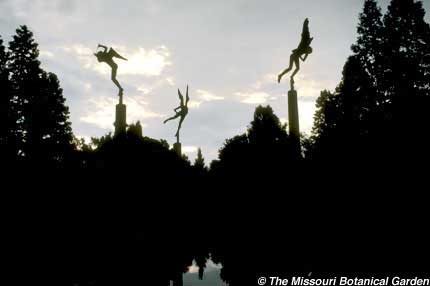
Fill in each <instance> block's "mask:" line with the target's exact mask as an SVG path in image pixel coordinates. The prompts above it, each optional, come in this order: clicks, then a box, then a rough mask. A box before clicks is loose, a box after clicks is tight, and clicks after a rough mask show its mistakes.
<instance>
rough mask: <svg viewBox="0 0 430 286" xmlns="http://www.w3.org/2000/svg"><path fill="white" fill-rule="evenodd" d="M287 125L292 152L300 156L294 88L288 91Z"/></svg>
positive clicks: (297, 112)
mask: <svg viewBox="0 0 430 286" xmlns="http://www.w3.org/2000/svg"><path fill="white" fill-rule="evenodd" d="M288 126H289V134H290V138H291V140H292V143H293V148H294V153H295V155H296V156H297V158H300V157H301V154H302V151H301V147H300V127H299V108H298V104H297V91H296V90H294V88H292V89H291V90H290V91H289V92H288Z"/></svg>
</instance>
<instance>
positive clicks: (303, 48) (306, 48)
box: [278, 18, 314, 89]
mask: <svg viewBox="0 0 430 286" xmlns="http://www.w3.org/2000/svg"><path fill="white" fill-rule="evenodd" d="M313 39H314V38H311V37H310V34H309V20H308V18H306V19H305V21H304V23H303V31H302V39H301V41H300V44H299V46H298V47H297V49H294V50H293V51H292V53H291V56H290V65H289V66H288V68H287V69H285V70H284V71H283V72H282V73H280V74H279V75H278V83H280V82H281V79H282V77H283V76H284V75H285V74H287V73H288V72H290V71H291V70H292V69H293V64H294V65H295V67H296V68H295V70H294V71H293V73H292V74H291V88H292V89H294V76H295V75H296V74H297V73H298V72H299V70H300V60H302V61H305V60H306V59H307V57H308V55H309V54H312V47H311V46H310V44H311V43H312V40H313ZM302 56H303V57H302Z"/></svg>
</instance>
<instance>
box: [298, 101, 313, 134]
mask: <svg viewBox="0 0 430 286" xmlns="http://www.w3.org/2000/svg"><path fill="white" fill-rule="evenodd" d="M298 105H299V120H300V132H302V133H306V134H309V133H310V132H311V131H312V126H313V117H314V114H315V110H316V107H315V102H313V101H302V100H300V99H299V101H298Z"/></svg>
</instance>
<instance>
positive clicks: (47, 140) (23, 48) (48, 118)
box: [9, 26, 73, 166]
mask: <svg viewBox="0 0 430 286" xmlns="http://www.w3.org/2000/svg"><path fill="white" fill-rule="evenodd" d="M9 51H10V54H11V55H10V61H9V68H10V72H11V82H12V89H13V102H14V108H15V109H16V114H17V123H18V126H17V130H16V135H17V138H18V142H19V155H20V156H21V157H22V158H23V159H25V161H26V162H28V163H30V164H38V163H43V164H47V165H51V166H58V165H62V164H63V163H64V158H65V156H67V154H68V153H70V152H71V150H72V138H73V136H72V131H71V125H70V122H69V111H68V108H67V107H66V106H65V99H64V97H63V91H62V89H61V88H60V85H59V81H58V79H57V77H56V76H55V75H54V74H51V73H46V72H45V71H43V70H42V69H41V68H40V62H39V60H38V56H39V50H38V45H37V43H36V42H35V41H34V38H33V33H32V32H31V31H30V30H29V29H28V28H27V27H26V26H21V27H20V28H18V29H17V30H16V35H15V36H14V37H13V40H12V41H11V42H10V43H9Z"/></svg>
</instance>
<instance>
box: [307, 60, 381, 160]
mask: <svg viewBox="0 0 430 286" xmlns="http://www.w3.org/2000/svg"><path fill="white" fill-rule="evenodd" d="M373 91H374V89H373V85H372V83H371V79H370V77H369V76H368V74H367V72H366V71H365V70H364V68H363V67H362V65H361V62H360V59H359V58H358V57H356V56H351V57H349V58H348V60H347V62H346V64H345V67H344V70H343V78H342V82H341V83H340V84H339V86H338V87H337V88H336V92H335V93H334V94H332V93H330V92H328V91H323V92H321V96H320V97H319V98H318V100H317V111H316V114H315V116H314V122H315V123H314V128H313V130H312V140H313V142H314V144H315V145H314V146H313V148H312V149H311V150H310V152H311V153H310V154H308V155H310V156H314V157H323V158H325V159H327V158H328V157H330V158H334V157H336V158H337V159H344V160H350V159H351V156H355V158H356V159H359V158H360V159H364V158H365V156H364V155H365V153H366V152H367V151H369V150H367V148H365V147H366V146H367V145H368V144H369V143H368V141H369V140H370V138H369V129H370V128H371V125H372V122H371V120H372V117H371V115H370V112H371V111H372V110H374V109H375V106H371V105H370V103H371V102H372V100H371V99H369V96H372V95H374V92H373Z"/></svg>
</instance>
